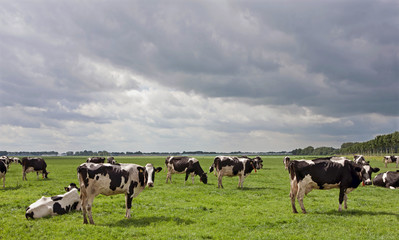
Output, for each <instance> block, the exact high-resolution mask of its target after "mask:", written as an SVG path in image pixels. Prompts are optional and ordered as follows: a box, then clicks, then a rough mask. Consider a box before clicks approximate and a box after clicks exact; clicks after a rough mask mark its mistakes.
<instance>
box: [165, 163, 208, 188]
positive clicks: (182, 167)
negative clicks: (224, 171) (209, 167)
mask: <svg viewBox="0 0 399 240" xmlns="http://www.w3.org/2000/svg"><path fill="white" fill-rule="evenodd" d="M165 165H166V168H167V169H168V173H167V175H166V183H168V180H170V182H172V174H174V173H185V174H186V178H185V180H184V184H186V182H187V179H188V175H190V174H191V180H192V182H193V184H194V176H195V175H198V176H200V181H201V182H203V183H204V184H207V182H208V176H207V175H206V173H205V172H204V170H202V168H201V166H200V163H199V161H198V160H197V159H195V158H190V157H173V156H172V157H167V158H166V160H165Z"/></svg>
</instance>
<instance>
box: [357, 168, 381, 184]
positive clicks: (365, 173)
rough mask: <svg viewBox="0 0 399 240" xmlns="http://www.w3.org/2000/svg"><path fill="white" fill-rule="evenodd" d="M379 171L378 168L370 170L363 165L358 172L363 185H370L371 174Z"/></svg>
mask: <svg viewBox="0 0 399 240" xmlns="http://www.w3.org/2000/svg"><path fill="white" fill-rule="evenodd" d="M378 171H380V169H379V168H372V167H371V166H370V165H363V166H362V169H361V171H360V173H361V177H362V182H363V185H371V184H372V181H371V174H372V173H373V172H375V173H376V172H378Z"/></svg>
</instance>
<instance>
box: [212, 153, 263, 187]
mask: <svg viewBox="0 0 399 240" xmlns="http://www.w3.org/2000/svg"><path fill="white" fill-rule="evenodd" d="M258 158H259V159H260V157H257V159H258ZM262 166H263V165H262V162H260V161H259V160H257V161H254V160H253V159H251V158H248V157H230V156H217V157H215V159H214V160H213V164H212V166H211V167H210V168H209V172H213V170H214V169H215V176H216V175H217V178H218V188H220V187H222V188H223V184H222V178H223V176H228V177H233V176H238V177H239V181H238V187H241V188H243V183H244V179H245V177H247V176H248V175H249V174H250V173H251V172H252V170H255V172H256V170H257V169H260V168H261V167H262Z"/></svg>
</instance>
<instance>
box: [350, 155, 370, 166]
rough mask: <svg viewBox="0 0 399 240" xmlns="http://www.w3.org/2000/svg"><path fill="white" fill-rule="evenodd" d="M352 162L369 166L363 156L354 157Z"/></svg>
mask: <svg viewBox="0 0 399 240" xmlns="http://www.w3.org/2000/svg"><path fill="white" fill-rule="evenodd" d="M353 161H354V162H355V163H358V164H369V163H370V162H366V159H364V156H363V155H354V156H353Z"/></svg>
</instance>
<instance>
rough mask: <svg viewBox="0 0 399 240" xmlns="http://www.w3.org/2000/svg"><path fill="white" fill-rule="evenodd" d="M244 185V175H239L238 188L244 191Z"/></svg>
mask: <svg viewBox="0 0 399 240" xmlns="http://www.w3.org/2000/svg"><path fill="white" fill-rule="evenodd" d="M243 185H244V176H243V175H239V176H238V187H239V188H241V189H242V188H243Z"/></svg>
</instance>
